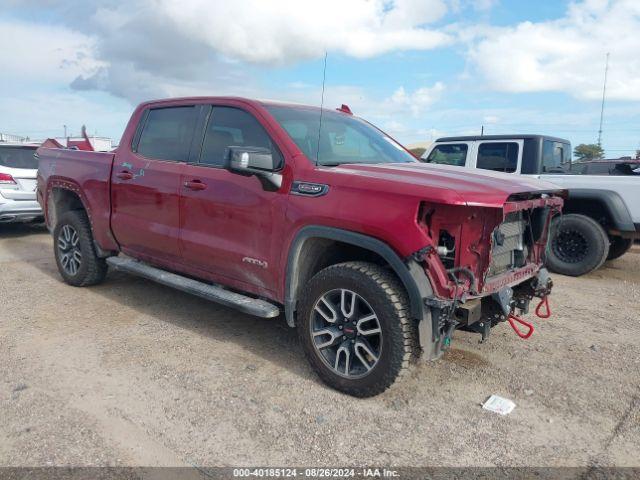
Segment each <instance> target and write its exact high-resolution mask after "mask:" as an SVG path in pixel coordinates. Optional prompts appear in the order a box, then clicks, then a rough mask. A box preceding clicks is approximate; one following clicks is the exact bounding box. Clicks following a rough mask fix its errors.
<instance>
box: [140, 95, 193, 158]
mask: <svg viewBox="0 0 640 480" xmlns="http://www.w3.org/2000/svg"><path fill="white" fill-rule="evenodd" d="M196 116H197V110H196V108H195V107H194V106H184V107H166V108H154V109H152V110H150V111H149V114H148V115H147V120H146V123H145V125H144V127H143V129H142V133H141V135H140V140H139V141H138V146H137V149H136V151H137V153H139V154H140V155H142V156H144V157H147V158H154V159H158V160H171V161H175V162H186V161H187V160H188V159H189V149H190V147H191V140H192V138H193V132H194V127H195V122H196Z"/></svg>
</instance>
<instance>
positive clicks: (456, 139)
mask: <svg viewBox="0 0 640 480" xmlns="http://www.w3.org/2000/svg"><path fill="white" fill-rule="evenodd" d="M513 139H524V140H539V139H543V140H551V141H554V142H560V143H570V142H569V140H566V139H564V138H559V137H551V136H549V135H533V134H529V133H525V134H511V135H466V136H459V137H441V138H438V139H437V140H436V142H473V141H476V140H513Z"/></svg>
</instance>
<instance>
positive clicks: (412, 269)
mask: <svg viewBox="0 0 640 480" xmlns="http://www.w3.org/2000/svg"><path fill="white" fill-rule="evenodd" d="M313 238H322V239H327V240H335V241H339V242H342V243H348V244H351V245H355V246H357V247H361V248H363V249H365V250H370V251H372V252H374V253H376V254H378V255H380V256H381V257H382V258H383V259H384V260H385V261H386V262H387V263H388V264H389V266H390V267H391V269H392V270H393V271H394V272H395V274H396V275H397V276H398V278H399V279H400V281H401V282H402V284H403V286H404V287H405V289H406V290H407V294H408V295H409V306H410V313H411V316H412V318H414V319H416V320H420V321H421V320H422V319H424V318H428V317H427V315H430V309H429V308H428V307H426V306H425V303H424V299H425V298H428V297H432V296H433V289H432V288H431V283H430V282H429V278H428V277H427V275H426V274H425V273H424V269H423V268H422V267H421V266H420V265H419V264H418V263H417V262H416V261H415V260H409V261H407V262H404V261H403V260H402V259H401V258H400V257H399V256H398V255H397V254H396V252H394V251H393V250H392V249H391V247H390V246H389V245H387V244H386V243H384V242H382V241H380V240H378V239H377V238H374V237H370V236H368V235H363V234H361V233H356V232H352V231H350V230H343V229H340V228H334V227H325V226H320V225H309V226H306V227H303V228H301V229H300V230H299V231H298V233H297V234H296V236H295V237H294V239H293V241H292V242H291V247H290V248H289V254H288V259H287V270H286V281H285V300H284V307H285V316H286V319H287V324H288V325H289V326H290V327H293V326H295V310H296V304H297V301H298V297H297V291H298V288H299V268H298V265H299V264H300V255H301V253H302V250H303V247H304V244H305V242H306V241H307V240H309V239H313Z"/></svg>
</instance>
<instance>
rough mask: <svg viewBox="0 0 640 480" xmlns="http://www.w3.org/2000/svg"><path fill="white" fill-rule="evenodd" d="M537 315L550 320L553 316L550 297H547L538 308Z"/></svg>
mask: <svg viewBox="0 0 640 480" xmlns="http://www.w3.org/2000/svg"><path fill="white" fill-rule="evenodd" d="M536 315H537V316H538V317H540V318H549V317H550V316H551V307H550V306H549V296H545V297H544V298H543V299H542V300H540V303H539V304H538V306H537V307H536Z"/></svg>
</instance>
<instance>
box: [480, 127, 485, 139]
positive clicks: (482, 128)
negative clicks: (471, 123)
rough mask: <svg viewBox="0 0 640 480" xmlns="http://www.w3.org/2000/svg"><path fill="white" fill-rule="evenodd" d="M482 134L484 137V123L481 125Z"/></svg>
mask: <svg viewBox="0 0 640 480" xmlns="http://www.w3.org/2000/svg"><path fill="white" fill-rule="evenodd" d="M480 136H481V137H484V125H482V126H481V127H480Z"/></svg>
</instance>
